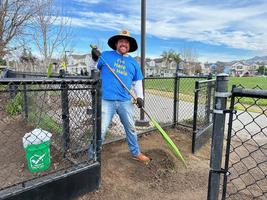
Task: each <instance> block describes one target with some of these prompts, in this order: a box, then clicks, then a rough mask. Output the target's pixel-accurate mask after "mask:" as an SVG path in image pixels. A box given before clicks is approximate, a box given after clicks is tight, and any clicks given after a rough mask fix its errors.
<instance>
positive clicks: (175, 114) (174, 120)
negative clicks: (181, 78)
mask: <svg viewBox="0 0 267 200" xmlns="http://www.w3.org/2000/svg"><path fill="white" fill-rule="evenodd" d="M175 74H176V75H175V78H174V91H173V127H175V126H176V123H177V93H178V92H177V83H178V75H177V73H175Z"/></svg>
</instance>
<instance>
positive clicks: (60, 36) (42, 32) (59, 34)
mask: <svg viewBox="0 0 267 200" xmlns="http://www.w3.org/2000/svg"><path fill="white" fill-rule="evenodd" d="M34 5H35V7H36V8H38V9H37V12H36V13H35V15H34V17H33V18H32V19H33V20H32V31H33V34H32V37H33V42H34V44H35V46H36V47H37V49H38V51H39V52H40V55H41V57H42V60H43V66H42V68H41V69H39V70H41V71H45V70H46V69H47V67H48V65H49V63H50V62H51V59H52V58H53V56H54V55H55V54H56V53H57V54H59V55H64V52H65V51H66V48H67V46H68V44H69V41H70V36H71V28H70V20H68V19H67V18H64V17H62V16H60V10H59V9H58V8H56V7H55V6H54V4H53V0H35V2H34Z"/></svg>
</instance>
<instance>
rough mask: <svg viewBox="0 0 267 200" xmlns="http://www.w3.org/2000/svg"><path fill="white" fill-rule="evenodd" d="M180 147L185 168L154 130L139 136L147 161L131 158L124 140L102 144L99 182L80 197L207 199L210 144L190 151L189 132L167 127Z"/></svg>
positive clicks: (98, 199) (93, 198) (94, 199)
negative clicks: (99, 183) (147, 157)
mask: <svg viewBox="0 0 267 200" xmlns="http://www.w3.org/2000/svg"><path fill="white" fill-rule="evenodd" d="M167 132H168V133H169V135H170V137H171V139H172V140H173V141H174V142H175V143H176V144H177V146H178V147H179V148H180V150H181V152H182V154H183V155H184V157H185V159H186V162H187V165H188V168H185V167H184V166H183V164H182V162H181V161H180V160H178V159H177V158H176V157H174V156H173V155H172V153H171V151H170V150H169V149H168V147H167V145H166V144H165V142H164V140H163V139H162V138H161V136H160V135H159V134H158V133H157V132H155V133H151V134H149V135H144V136H142V137H141V138H140V139H139V141H140V142H139V144H140V146H141V149H142V152H143V153H144V154H146V155H148V156H149V157H150V158H151V159H152V160H151V161H150V163H148V164H147V165H145V164H143V163H139V162H137V161H135V160H133V159H132V158H131V156H130V153H129V151H128V147H127V144H126V143H125V142H122V141H119V142H115V143H112V144H107V145H104V147H103V151H102V169H101V170H102V171H101V176H102V178H101V180H102V183H101V186H100V188H99V189H98V190H96V191H95V192H91V193H88V194H86V195H83V196H81V197H80V198H78V199H79V200H87V199H90V200H105V199H109V200H120V199H121V200H126V199H127V200H139V199H142V200H150V199H151V200H157V199H164V200H171V199H172V200H173V199H179V200H183V199H184V200H190V199H192V200H193V199H194V200H196V199H206V198H207V187H208V171H209V152H210V148H209V144H207V145H206V146H205V147H204V148H202V149H201V150H200V151H199V152H198V153H196V154H195V155H192V154H191V137H190V134H189V133H188V132H185V131H181V130H177V129H171V130H168V131H167Z"/></svg>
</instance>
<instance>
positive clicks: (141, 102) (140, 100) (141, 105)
mask: <svg viewBox="0 0 267 200" xmlns="http://www.w3.org/2000/svg"><path fill="white" fill-rule="evenodd" d="M136 105H137V107H138V108H143V107H144V100H143V99H142V98H140V97H137V99H136Z"/></svg>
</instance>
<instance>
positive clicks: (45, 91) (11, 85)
mask: <svg viewBox="0 0 267 200" xmlns="http://www.w3.org/2000/svg"><path fill="white" fill-rule="evenodd" d="M0 116H1V117H0V146H1V149H0V158H1V159H0V199H8V200H9V199H29V200H31V199H32V200H36V199H38V200H39V199H64V200H66V199H74V198H75V197H76V196H78V195H80V194H81V193H86V192H88V191H92V190H95V189H96V188H97V187H99V185H100V167H101V148H100V146H101V82H100V80H99V79H85V80H80V79H57V78H54V79H46V78H42V79H36V78H35V79H32V78H31V79H30V78H28V79H18V78H16V79H13V78H4V79H0ZM28 133H29V134H30V135H31V137H28V136H27V137H26V135H27V134H28ZM48 135H50V136H49V138H48V140H45V139H44V138H46V136H47V137H48ZM22 141H23V142H22ZM29 147H31V149H29ZM91 150H92V151H91ZM45 159H46V161H45ZM40 163H41V164H40ZM40 166H45V167H46V168H42V170H40V171H37V170H36V171H33V169H40Z"/></svg>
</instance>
